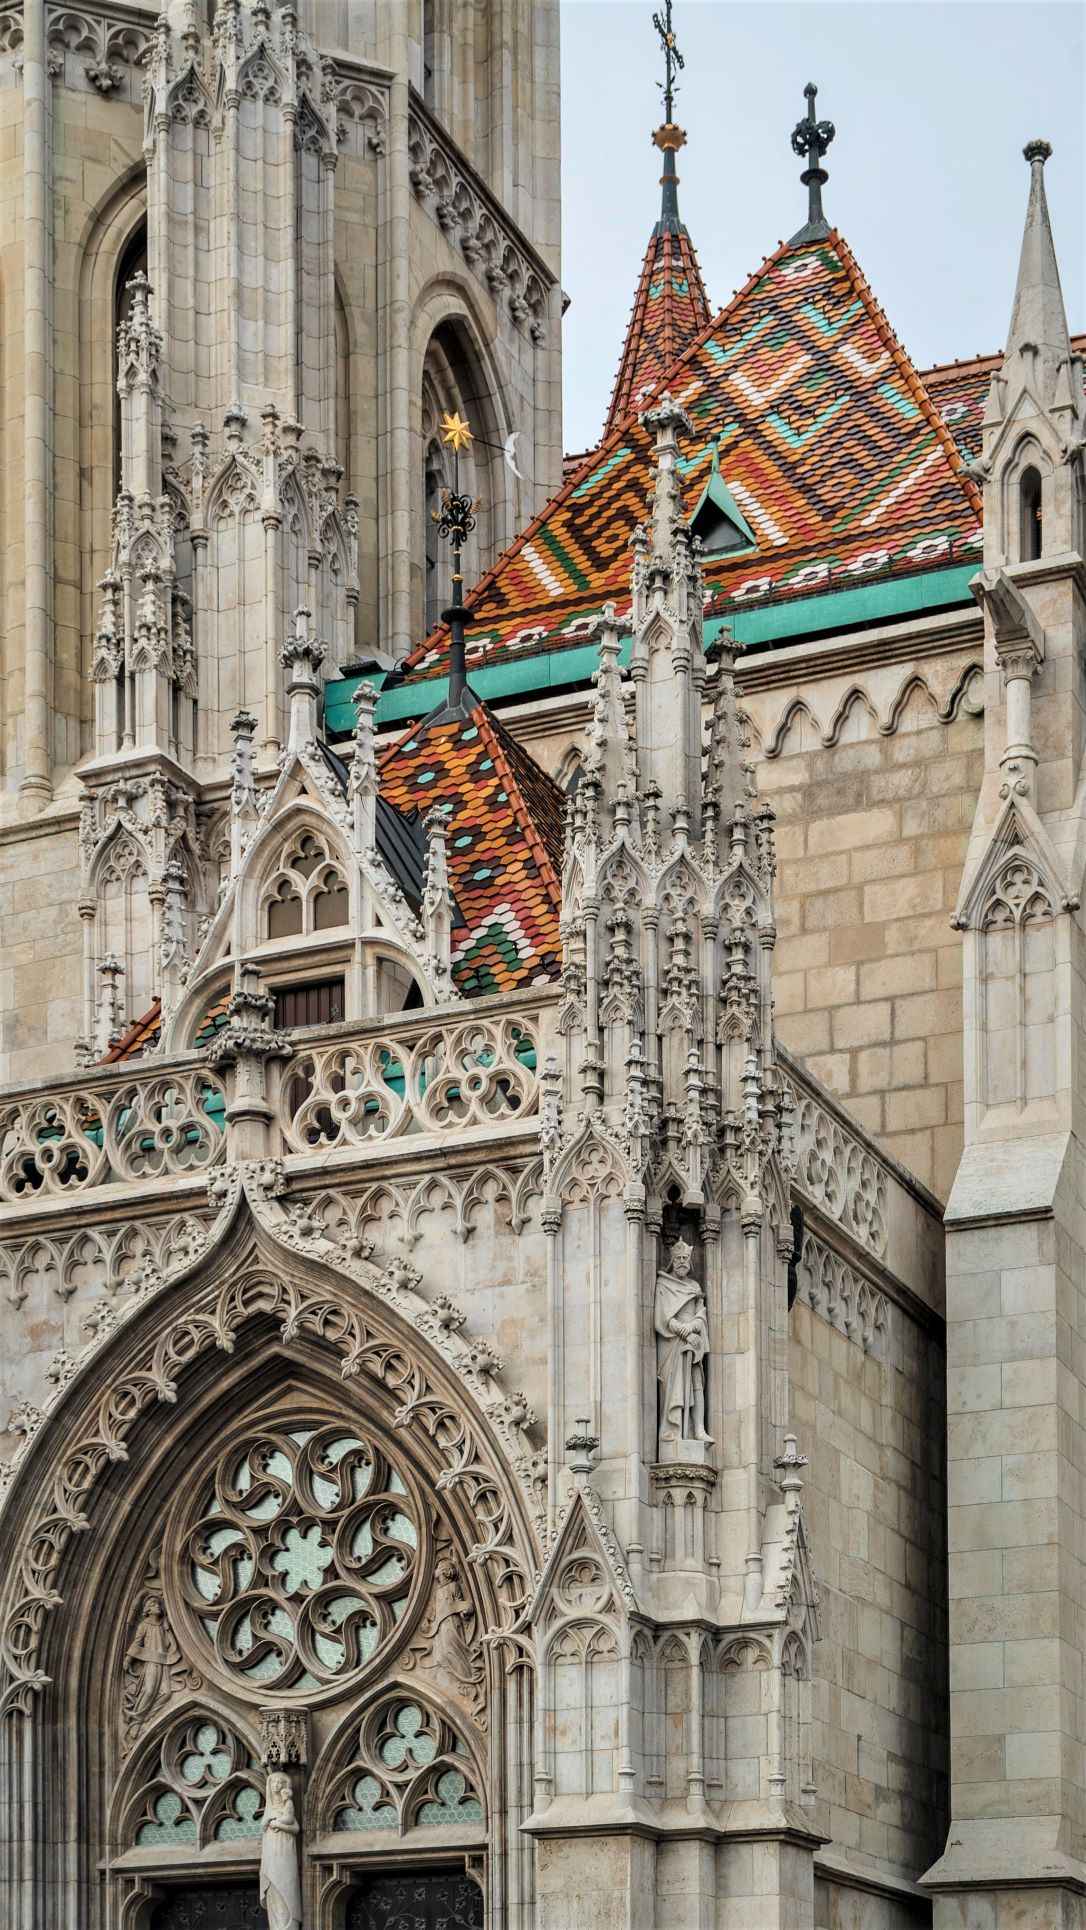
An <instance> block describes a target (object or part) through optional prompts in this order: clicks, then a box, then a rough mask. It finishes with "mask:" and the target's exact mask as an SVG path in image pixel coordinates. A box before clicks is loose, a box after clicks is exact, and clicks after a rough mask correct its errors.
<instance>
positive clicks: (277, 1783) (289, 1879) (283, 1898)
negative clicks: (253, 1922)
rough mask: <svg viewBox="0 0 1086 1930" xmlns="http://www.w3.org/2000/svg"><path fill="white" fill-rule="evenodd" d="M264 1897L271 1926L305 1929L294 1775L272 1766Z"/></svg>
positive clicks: (262, 1883)
mask: <svg viewBox="0 0 1086 1930" xmlns="http://www.w3.org/2000/svg"><path fill="white" fill-rule="evenodd" d="M260 1901H261V1903H262V1904H263V1905H264V1909H265V1911H266V1912H267V1918H268V1930H302V1880H301V1872H300V1868H299V1863H298V1819H297V1817H296V1816H295V1814H294V1791H293V1789H292V1787H291V1781H290V1777H289V1776H288V1775H286V1774H285V1773H284V1772H283V1770H281V1769H273V1770H272V1772H271V1774H270V1775H269V1777H268V1782H267V1788H266V1790H265V1798H264V1823H263V1829H262V1834H261V1841H260Z"/></svg>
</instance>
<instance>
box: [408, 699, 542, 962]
mask: <svg viewBox="0 0 1086 1930" xmlns="http://www.w3.org/2000/svg"><path fill="white" fill-rule="evenodd" d="M380 776H381V791H382V794H383V795H384V797H385V798H386V799H387V800H388V802H389V803H390V804H393V805H395V807H396V809H397V810H399V811H402V812H403V813H404V814H405V815H407V814H410V813H411V812H413V811H419V812H422V813H429V812H430V811H432V810H433V809H435V807H440V808H442V809H443V810H444V812H445V814H446V817H447V820H448V830H447V833H446V850H447V856H448V867H449V879H450V883H451V885H452V890H453V895H454V897H455V899H456V902H457V905H458V907H459V910H460V916H461V920H462V922H461V924H460V925H459V926H458V927H457V928H456V929H455V930H454V932H453V945H452V963H453V977H454V979H455V980H456V983H457V985H458V986H459V988H460V990H461V992H463V993H464V994H465V995H466V996H467V997H469V998H470V997H472V996H480V995H482V994H483V993H486V992H501V991H510V990H512V989H513V988H515V987H518V986H525V985H535V984H539V983H541V982H544V981H546V980H549V979H553V978H557V976H558V972H559V968H560V963H561V947H560V943H559V937H558V917H559V909H560V905H561V883H560V879H561V867H562V842H563V813H564V799H563V797H562V793H561V791H560V790H559V789H558V786H557V785H556V784H555V783H554V781H553V779H552V778H550V777H548V776H547V774H546V772H545V771H543V770H541V769H540V767H539V765H538V764H536V762H535V761H534V759H533V758H531V757H529V755H528V753H527V751H525V750H524V749H523V748H522V747H521V746H520V745H519V744H518V743H517V742H516V740H515V739H514V738H512V737H511V736H510V735H509V732H508V731H507V730H505V729H504V728H503V727H502V725H501V724H499V723H498V721H497V719H496V717H494V716H493V715H492V713H491V712H490V711H489V710H488V709H487V708H486V705H485V704H482V703H480V702H478V700H475V701H472V696H471V693H470V692H469V693H467V702H466V704H465V705H464V707H463V708H462V709H461V710H460V711H458V712H456V711H442V712H439V713H438V715H437V716H436V717H435V718H434V720H433V721H432V722H425V723H422V724H420V725H419V726H418V727H417V729H415V730H411V731H408V732H407V733H406V734H405V736H403V737H401V738H400V740H399V741H398V743H396V744H394V745H393V746H392V748H391V749H390V750H389V751H388V753H387V754H386V756H385V757H384V758H383V759H382V760H381V772H380Z"/></svg>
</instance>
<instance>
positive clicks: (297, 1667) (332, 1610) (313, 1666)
mask: <svg viewBox="0 0 1086 1930" xmlns="http://www.w3.org/2000/svg"><path fill="white" fill-rule="evenodd" d="M195 1512H196V1514H197V1516H198V1519H197V1520H196V1521H195V1522H191V1521H190V1523H189V1524H188V1525H186V1526H185V1527H184V1528H183V1529H182V1530H181V1532H180V1535H179V1542H178V1547H177V1562H178V1569H179V1573H180V1576H181V1593H182V1596H183V1598H184V1600H185V1603H186V1605H187V1608H188V1610H189V1617H190V1623H191V1625H192V1626H193V1627H194V1628H195V1629H198V1630H199V1631H201V1632H202V1635H203V1638H204V1639H205V1640H206V1641H207V1642H208V1643H209V1644H210V1645H211V1646H212V1648H213V1653H214V1659H215V1662H216V1663H217V1664H218V1666H219V1668H220V1669H222V1670H224V1671H225V1673H226V1674H227V1675H228V1677H229V1678H230V1679H231V1680H232V1682H233V1683H234V1685H235V1686H236V1687H240V1688H241V1690H242V1692H243V1693H248V1694H250V1695H274V1694H279V1693H288V1692H289V1693H295V1694H297V1693H301V1692H303V1691H304V1692H310V1691H313V1690H316V1689H318V1688H319V1687H322V1686H328V1685H333V1684H334V1685H335V1686H336V1687H341V1686H342V1685H343V1684H344V1683H345V1682H346V1681H349V1680H351V1679H352V1678H353V1677H354V1676H356V1675H357V1674H358V1673H359V1671H360V1670H361V1669H362V1668H364V1667H365V1666H367V1665H370V1664H372V1665H373V1666H374V1667H376V1666H378V1665H379V1664H381V1663H383V1662H384V1660H385V1657H386V1652H387V1650H388V1649H389V1647H390V1644H391V1642H392V1640H393V1638H394V1636H395V1633H396V1630H397V1628H398V1626H399V1624H400V1622H401V1620H402V1618H403V1616H404V1614H405V1612H406V1610H407V1608H408V1605H409V1602H410V1601H411V1599H412V1597H413V1596H414V1595H416V1594H417V1592H418V1582H419V1576H420V1572H421V1569H422V1567H423V1556H424V1554H425V1549H424V1547H423V1546H422V1534H421V1532H420V1526H421V1519H422V1511H421V1510H420V1507H419V1503H418V1500H417V1498H416V1497H415V1496H414V1495H413V1494H412V1492H411V1490H410V1488H409V1486H408V1483H407V1482H406V1481H405V1479H404V1476H403V1474H402V1473H401V1472H400V1469H399V1467H398V1465H397V1464H396V1462H395V1461H393V1460H390V1458H389V1456H388V1454H387V1452H385V1451H383V1450H382V1449H381V1448H379V1447H377V1446H376V1445H375V1443H374V1442H373V1441H372V1440H371V1439H362V1438H360V1437H359V1436H358V1435H357V1434H355V1433H354V1432H352V1431H351V1430H350V1429H349V1428H346V1427H344V1426H342V1425H336V1424H329V1425H326V1426H324V1427H319V1428H307V1427H301V1428H299V1427H298V1426H297V1425H296V1424H285V1423H280V1424H276V1423H275V1422H274V1421H273V1422H271V1423H269V1424H268V1425H267V1426H264V1427H261V1428H260V1429H258V1430H257V1431H256V1432H251V1433H249V1434H248V1436H247V1438H246V1439H245V1440H244V1441H243V1442H239V1443H236V1444H234V1445H232V1446H231V1447H230V1448H228V1449H227V1451H226V1452H225V1454H223V1455H222V1456H220V1458H219V1461H218V1463H217V1465H216V1468H215V1472H214V1476H213V1478H212V1481H211V1482H210V1483H209V1484H208V1485H207V1486H206V1487H205V1489H204V1491H203V1494H202V1496H201V1499H200V1502H199V1504H198V1506H197V1508H196V1510H195Z"/></svg>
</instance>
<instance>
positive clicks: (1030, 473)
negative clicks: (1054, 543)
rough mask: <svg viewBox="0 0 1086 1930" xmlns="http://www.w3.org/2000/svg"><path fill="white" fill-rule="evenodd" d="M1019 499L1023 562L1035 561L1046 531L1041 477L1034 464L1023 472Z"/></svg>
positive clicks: (1020, 542) (1020, 549) (1020, 552)
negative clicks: (1043, 520) (1043, 522)
mask: <svg viewBox="0 0 1086 1930" xmlns="http://www.w3.org/2000/svg"><path fill="white" fill-rule="evenodd" d="M1018 501H1019V509H1020V514H1021V530H1020V537H1019V555H1020V557H1021V560H1022V562H1023V563H1035V562H1036V561H1037V559H1038V558H1039V556H1040V554H1041V550H1042V547H1043V534H1044V531H1043V524H1042V514H1043V508H1042V494H1041V478H1040V475H1039V473H1038V471H1037V470H1036V469H1034V467H1033V466H1032V464H1031V465H1030V467H1029V468H1028V469H1025V470H1023V472H1022V480H1021V482H1020V483H1019V485H1018Z"/></svg>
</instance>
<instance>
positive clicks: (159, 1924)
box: [151, 1883, 268, 1930]
mask: <svg viewBox="0 0 1086 1930" xmlns="http://www.w3.org/2000/svg"><path fill="white" fill-rule="evenodd" d="M151 1930H268V1919H267V1917H266V1916H265V1915H264V1909H263V1905H262V1904H261V1901H260V1897H259V1895H258V1894H257V1886H256V1884H255V1883H212V1884H208V1885H207V1886H206V1887H204V1886H201V1887H199V1888H194V1889H191V1890H177V1891H175V1892H174V1894H173V1895H172V1896H169V1897H166V1898H164V1900H163V1901H162V1902H161V1903H160V1904H158V1905H157V1906H156V1908H155V1912H154V1915H153V1916H152V1918H151Z"/></svg>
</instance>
